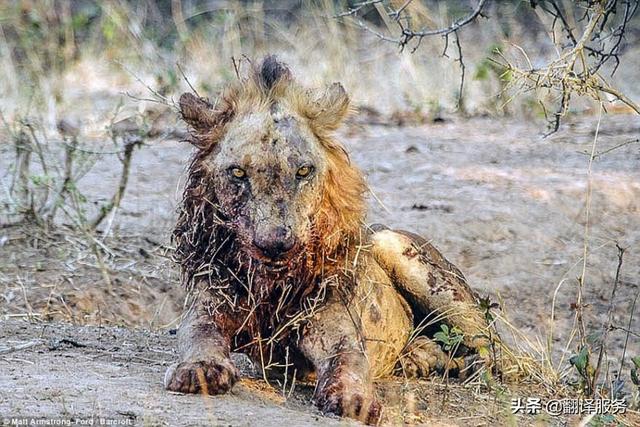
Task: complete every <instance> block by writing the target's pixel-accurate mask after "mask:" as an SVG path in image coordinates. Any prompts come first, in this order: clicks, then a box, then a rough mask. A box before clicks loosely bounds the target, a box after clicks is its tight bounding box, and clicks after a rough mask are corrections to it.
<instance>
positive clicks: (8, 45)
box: [0, 0, 640, 132]
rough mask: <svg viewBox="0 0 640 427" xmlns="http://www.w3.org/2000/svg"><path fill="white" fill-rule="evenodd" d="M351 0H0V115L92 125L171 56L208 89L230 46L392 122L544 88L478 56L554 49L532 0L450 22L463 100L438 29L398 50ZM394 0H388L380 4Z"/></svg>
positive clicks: (632, 66)
mask: <svg viewBox="0 0 640 427" xmlns="http://www.w3.org/2000/svg"><path fill="white" fill-rule="evenodd" d="M394 1H395V0H394ZM396 3H397V1H396ZM400 3H402V2H400ZM354 5H357V2H354V1H353V0H351V1H350V2H347V1H332V0H282V1H239V0H208V1H196V0H160V1H151V0H142V1H127V0H107V1H90V0H85V1H59V0H58V1H55V0H31V1H29V0H23V1H6V0H5V1H2V2H0V70H1V74H2V79H0V111H1V112H2V114H3V116H4V117H5V120H7V121H11V120H12V119H13V118H15V117H16V116H17V115H20V116H24V115H34V114H35V115H38V116H40V117H41V119H42V122H43V124H44V125H45V127H48V128H50V129H51V128H54V127H55V124H56V123H57V122H59V121H60V120H61V119H67V120H69V119H73V120H75V121H77V122H80V123H82V124H83V127H84V128H85V130H91V129H93V130H95V131H98V132H99V131H102V130H103V129H104V126H105V124H107V123H108V122H109V121H111V120H113V114H114V110H115V109H116V107H117V106H118V105H120V104H122V105H120V106H119V107H118V114H119V117H126V116H130V115H131V114H134V113H136V112H139V111H140V110H141V109H144V108H145V105H146V104H145V103H141V102H136V100H135V99H133V98H131V97H127V96H126V95H125V94H130V95H133V96H134V97H139V98H149V97H151V96H150V95H151V93H150V90H149V89H148V88H146V87H145V86H149V88H150V89H153V90H154V91H157V93H158V94H159V95H162V96H166V97H167V99H168V100H171V99H177V95H179V93H180V92H181V91H184V90H188V86H187V85H186V83H185V79H183V78H182V75H181V73H180V70H179V68H178V66H177V64H179V66H180V67H181V68H182V69H183V70H184V72H185V74H186V76H187V78H188V80H189V81H190V82H191V83H192V84H193V85H194V87H195V88H196V89H197V90H198V92H200V93H201V94H205V95H208V96H211V97H213V96H215V94H216V92H217V91H218V89H219V88H220V87H221V85H223V84H224V83H225V82H227V81H228V80H230V79H233V78H234V77H235V74H234V68H233V65H232V59H231V58H241V57H242V56H243V55H246V56H247V57H249V58H257V57H259V56H261V55H263V54H266V53H276V54H279V55H280V56H281V57H282V59H283V60H284V61H285V62H287V63H289V64H290V65H291V66H292V67H293V68H294V69H295V70H296V74H297V75H298V76H300V78H302V79H303V80H304V81H305V83H307V84H312V85H313V84H320V83H324V82H331V81H341V82H342V83H343V84H344V85H345V87H346V88H347V90H348V91H349V93H350V94H351V96H352V98H353V99H354V101H355V103H356V105H357V106H360V107H366V108H364V109H363V111H364V112H367V113H369V114H373V115H376V116H377V115H382V116H384V117H387V118H388V119H389V120H391V121H392V122H397V123H403V122H405V121H406V120H418V121H421V120H429V119H435V118H439V117H440V116H442V115H447V114H450V113H454V112H459V113H463V114H465V115H486V114H489V115H504V114H518V115H520V114H521V115H524V116H525V117H529V118H539V117H541V116H542V110H541V108H540V104H539V102H538V98H540V97H542V98H544V97H545V96H550V95H548V94H546V93H542V92H541V93H529V94H524V95H522V96H518V97H517V98H516V99H513V100H510V96H509V94H505V93H502V90H503V89H504V88H505V85H506V82H507V81H508V79H509V78H510V76H509V74H508V73H504V70H503V69H501V68H500V67H499V66H496V65H495V63H493V62H491V61H490V60H489V59H490V58H492V57H495V51H496V49H500V51H501V52H503V53H504V54H505V55H511V58H512V59H513V61H515V62H522V61H524V58H523V57H522V55H521V54H520V52H521V51H520V49H522V50H523V51H525V52H526V54H527V56H528V57H529V59H530V60H531V61H532V63H533V64H534V66H535V65H537V64H545V63H547V62H548V61H549V59H550V58H553V57H554V56H557V52H556V50H555V47H554V44H553V43H552V40H551V37H550V35H549V33H548V28H547V27H546V25H545V23H544V22H543V21H542V20H541V19H540V16H539V15H538V13H537V11H536V10H535V9H534V8H532V7H531V3H530V2H529V1H518V0H512V1H494V2H489V3H488V4H487V5H486V6H485V10H484V12H483V15H482V16H481V17H479V18H478V20H476V21H475V22H473V23H472V24H470V25H469V26H468V27H465V28H464V30H463V31H460V33H459V36H460V43H461V45H462V47H463V49H464V56H465V65H466V82H465V86H464V93H463V101H464V103H463V105H462V106H461V108H458V105H457V99H458V95H459V94H458V91H459V86H460V84H459V80H460V64H459V62H457V61H456V60H455V59H456V52H455V51H451V49H450V50H449V55H448V57H447V56H443V55H442V52H443V50H444V45H445V40H444V39H443V38H442V37H431V38H427V39H425V40H424V41H423V42H422V43H421V46H420V48H419V49H417V50H416V51H415V52H414V53H412V49H404V51H400V49H399V48H398V46H396V45H394V44H392V43H388V42H384V41H382V40H380V39H379V38H377V37H376V36H375V35H373V34H371V33H369V32H366V31H363V30H362V29H361V28H360V27H359V26H358V25H357V22H356V20H355V19H352V18H353V17H344V18H336V15H339V14H340V13H341V12H344V11H345V10H348V9H349V8H350V7H354ZM394 5H395V3H394V2H393V1H391V3H390V5H389V7H393V6H394ZM474 5H475V3H474V2H469V1H462V0H461V1H458V0H456V1H446V2H443V1H421V2H417V1H415V2H412V3H411V7H410V8H408V9H407V11H406V13H407V14H408V16H409V17H410V19H411V20H412V22H413V24H414V25H415V26H416V27H426V28H440V27H446V26H447V25H449V24H450V23H451V22H453V21H454V20H455V19H457V18H459V17H461V16H464V15H465V14H467V13H468V12H469V10H471V8H472V7H473V6H474ZM563 5H564V7H565V8H566V9H567V11H568V16H571V19H574V18H575V19H578V17H579V14H580V13H581V10H580V6H578V5H575V4H573V2H569V1H565V2H563ZM395 6H396V7H397V6H398V5H395ZM538 9H539V8H538ZM363 12H364V13H363V14H362V18H361V19H362V20H364V22H366V24H367V25H369V26H371V27H372V28H376V29H378V30H379V31H380V32H382V33H385V32H389V33H390V32H391V31H395V29H391V28H385V22H384V20H383V19H381V15H380V13H379V9H376V8H375V7H373V6H371V7H368V8H367V9H363ZM358 19H360V18H358ZM639 38H640V17H639V16H636V17H634V20H633V21H632V23H631V25H630V28H628V30H627V34H626V38H625V41H624V45H623V46H621V52H623V61H622V64H621V65H620V68H619V69H618V70H617V72H616V74H615V76H614V77H613V83H614V85H616V86H617V87H618V88H619V89H621V90H622V91H623V92H624V93H626V94H627V95H628V96H629V97H631V98H633V99H638V98H639V97H640V88H639V86H638V85H637V81H638V71H637V70H638V69H639V68H640V45H639V44H638V43H637V40H638V39H639ZM603 73H604V74H606V71H604V72H603ZM142 82H144V84H143V83H142ZM508 100H509V102H507V101H508ZM590 108H591V109H592V108H593V105H591V104H590V103H589V102H588V101H584V100H582V101H580V100H578V101H576V102H574V104H572V105H571V111H572V112H582V111H589V109H590Z"/></svg>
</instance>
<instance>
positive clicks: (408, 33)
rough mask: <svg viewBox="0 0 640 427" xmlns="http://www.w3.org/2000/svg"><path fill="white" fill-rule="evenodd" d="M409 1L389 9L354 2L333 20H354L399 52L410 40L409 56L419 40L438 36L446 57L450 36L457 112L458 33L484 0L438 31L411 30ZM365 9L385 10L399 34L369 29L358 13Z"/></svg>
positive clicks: (379, 2)
mask: <svg viewBox="0 0 640 427" xmlns="http://www.w3.org/2000/svg"><path fill="white" fill-rule="evenodd" d="M412 2H413V0H405V1H404V2H403V3H402V5H401V6H400V7H399V8H397V9H393V8H391V7H390V6H389V5H387V9H384V7H383V5H384V4H385V3H386V2H385V1H384V0H369V1H363V2H360V3H356V4H355V5H354V6H353V7H351V8H350V9H349V10H347V11H345V12H343V13H340V14H338V15H336V17H351V18H353V19H354V21H355V23H356V24H357V25H358V26H359V27H360V28H362V29H363V30H365V31H368V32H369V33H372V34H373V35H375V36H376V37H378V38H379V39H381V40H384V41H387V42H392V43H395V44H397V45H398V46H399V47H400V50H401V51H402V50H404V48H405V47H407V46H408V45H409V43H411V42H412V41H415V44H414V46H413V48H412V49H411V53H415V52H416V51H417V50H418V48H419V47H420V45H421V43H422V40H423V39H424V38H425V37H431V36H441V37H443V38H444V43H445V46H444V50H443V52H442V56H445V57H448V55H447V50H448V47H449V36H450V35H451V34H453V35H454V36H455V44H456V49H457V51H458V58H457V59H456V61H457V62H458V63H459V64H460V89H459V91H458V101H457V108H458V109H461V108H462V106H463V103H462V102H463V98H462V96H463V90H464V79H465V64H464V60H463V57H462V46H461V45H460V36H459V31H460V30H461V29H462V28H463V27H465V26H467V25H469V24H470V23H472V22H474V21H475V20H476V19H477V18H478V17H479V16H482V11H483V8H484V7H485V5H486V3H487V0H480V1H478V4H477V5H476V7H475V9H473V11H471V13H469V14H468V15H466V16H464V17H462V18H459V19H457V20H455V21H454V22H453V23H452V24H450V25H449V26H447V27H444V28H438V29H431V30H430V29H427V28H420V29H413V28H412V27H411V20H410V19H409V17H408V15H407V7H408V6H409V5H410V4H411V3H412ZM367 6H375V7H376V9H377V10H379V11H380V10H382V11H383V12H384V11H385V10H386V13H387V16H388V17H390V18H392V20H393V22H395V23H396V24H397V25H398V29H399V35H398V36H396V37H389V36H386V35H384V34H383V33H382V32H380V31H377V30H375V29H373V28H372V27H371V26H369V25H367V24H365V23H364V21H363V18H362V15H361V14H362V13H363V11H364V10H366V8H367ZM387 16H383V18H385V22H387V19H386V18H387Z"/></svg>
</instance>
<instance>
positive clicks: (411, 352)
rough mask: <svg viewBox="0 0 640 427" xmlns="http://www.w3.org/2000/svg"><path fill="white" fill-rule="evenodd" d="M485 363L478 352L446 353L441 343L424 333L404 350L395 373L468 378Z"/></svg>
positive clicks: (415, 375)
mask: <svg viewBox="0 0 640 427" xmlns="http://www.w3.org/2000/svg"><path fill="white" fill-rule="evenodd" d="M483 365H484V363H483V361H482V360H479V358H478V355H477V354H468V355H464V356H457V355H451V354H447V353H445V351H444V350H442V347H441V346H440V344H438V343H437V342H435V341H434V340H432V339H431V338H428V337H426V336H424V335H418V336H416V337H414V338H413V339H412V340H411V342H409V344H407V346H406V348H405V349H404V350H403V352H402V354H401V355H400V358H399V359H398V362H397V363H396V366H395V370H394V374H395V375H397V376H401V377H404V378H408V379H419V378H427V377H428V376H429V375H431V374H432V373H435V374H437V375H444V374H445V373H446V374H447V375H450V376H456V377H458V378H460V379H466V378H468V377H470V376H471V375H472V374H474V373H475V372H477V371H478V369H479V368H481V367H482V366H483Z"/></svg>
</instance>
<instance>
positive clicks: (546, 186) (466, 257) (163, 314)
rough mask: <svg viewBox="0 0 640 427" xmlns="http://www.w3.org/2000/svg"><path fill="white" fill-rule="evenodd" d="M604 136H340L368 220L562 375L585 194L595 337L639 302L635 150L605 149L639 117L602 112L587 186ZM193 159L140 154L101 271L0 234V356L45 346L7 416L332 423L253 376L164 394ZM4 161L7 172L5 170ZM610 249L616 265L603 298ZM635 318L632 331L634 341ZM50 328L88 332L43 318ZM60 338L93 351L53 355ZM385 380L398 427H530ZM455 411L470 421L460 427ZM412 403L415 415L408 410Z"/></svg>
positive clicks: (3, 409) (489, 406)
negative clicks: (422, 249) (196, 391)
mask: <svg viewBox="0 0 640 427" xmlns="http://www.w3.org/2000/svg"><path fill="white" fill-rule="evenodd" d="M596 124H597V118H596V117H592V116H583V117H580V118H574V119H572V120H571V121H570V122H569V123H567V124H566V126H565V127H564V128H563V130H561V131H560V132H559V133H557V134H555V135H553V136H552V137H550V138H547V139H542V138H541V137H540V134H541V130H542V126H541V125H540V124H538V123H527V122H522V121H514V120H496V119H483V118H475V119H470V120H464V121H463V120H452V121H445V122H443V123H433V124H427V125H422V126H417V127H403V128H396V127H386V126H379V125H375V126H374V125H369V124H366V123H359V122H352V123H351V124H350V125H349V126H347V128H346V129H345V130H344V131H343V132H342V134H341V138H342V139H343V141H344V142H345V144H346V145H347V147H348V150H349V151H350V152H351V153H352V159H353V161H354V162H355V163H356V164H358V165H359V166H360V167H361V168H362V169H363V170H364V171H365V173H366V175H367V177H368V182H369V185H370V187H371V189H372V191H373V192H374V194H375V196H376V197H375V198H371V209H370V214H369V220H370V222H384V223H386V224H388V225H390V226H393V227H397V228H403V229H409V230H412V231H415V232H417V233H419V234H422V235H424V236H426V237H427V238H429V239H431V240H432V242H433V243H434V244H435V245H436V246H437V247H439V248H440V249H441V250H442V252H443V253H444V254H446V256H447V257H448V258H449V259H450V260H451V261H452V262H454V263H455V264H457V265H458V266H459V267H460V268H461V269H462V271H463V272H464V273H465V275H466V276H467V278H468V279H469V282H470V283H471V284H472V286H473V287H474V288H475V289H477V290H478V291H479V292H480V294H482V295H490V296H491V297H492V299H494V300H496V299H501V302H502V307H503V309H505V310H506V311H507V312H508V314H509V317H510V319H511V321H512V322H513V324H514V325H515V326H516V327H517V328H518V329H519V330H520V331H521V332H522V333H523V334H524V335H526V336H527V337H528V338H529V339H530V340H531V341H532V342H538V341H539V342H541V343H546V342H547V341H546V339H547V337H548V334H549V332H550V330H551V329H553V332H554V335H553V337H552V338H551V339H550V340H549V343H550V344H551V347H552V349H551V351H550V353H551V354H552V355H553V357H554V364H559V363H560V360H561V358H562V357H564V361H565V362H566V358H567V357H568V356H569V355H570V353H571V352H572V350H573V348H574V346H573V345H572V346H569V347H568V348H569V350H567V351H565V350H564V348H565V345H566V342H567V338H568V336H569V332H570V330H571V328H572V321H573V316H574V310H573V308H572V307H573V305H572V304H574V303H575V301H576V294H577V291H576V289H577V278H578V277H580V276H581V275H582V269H583V262H582V256H583V253H584V241H585V238H584V237H585V218H586V212H587V193H588V190H589V188H591V200H590V209H588V211H589V227H588V233H586V235H587V236H588V239H587V241H588V257H587V262H586V267H585V275H584V277H585V281H584V282H585V287H584V290H585V301H586V303H587V304H588V306H587V307H586V309H585V310H586V317H587V319H588V329H589V331H590V332H599V331H601V330H602V324H603V321H604V320H605V319H606V315H607V311H608V309H609V306H611V307H612V310H613V324H614V326H616V327H620V328H626V327H627V323H628V322H629V315H630V312H631V307H632V304H633V301H634V298H635V297H636V295H637V294H638V291H639V288H638V285H639V282H638V280H639V278H640V144H639V143H629V144H626V145H624V146H622V147H619V148H617V149H613V148H614V147H616V146H618V145H620V144H624V143H626V142H627V141H631V140H634V139H638V137H639V136H640V117H638V116H621V115H614V116H605V117H603V120H602V123H601V125H600V128H599V131H598V138H597V143H596V146H595V150H594V152H595V153H597V154H601V155H598V156H597V157H596V159H595V161H594V163H593V166H592V173H591V180H589V176H588V163H589V155H588V153H590V152H591V150H592V144H593V142H594V134H595V132H596ZM611 149H613V150H612V151H610V152H607V151H608V150H611ZM189 152H190V149H189V147H188V146H186V145H185V144H181V143H178V142H176V141H157V142H152V143H150V144H148V145H147V146H145V147H143V148H142V149H141V150H139V151H138V152H137V153H136V156H135V158H134V164H133V168H132V176H131V182H130V184H129V187H128V189H127V193H126V195H125V198H124V200H123V203H122V206H121V208H120V209H119V210H118V212H117V215H116V216H115V218H114V221H113V224H112V227H111V229H110V235H109V236H103V238H102V239H100V242H101V244H102V245H103V246H104V247H105V248H106V249H107V250H108V251H109V252H108V253H109V254H110V255H109V257H108V259H105V260H103V261H104V263H105V264H106V265H103V267H104V268H99V267H100V266H99V265H98V264H99V263H98V262H97V261H96V259H95V257H94V256H93V255H92V254H91V253H90V251H88V247H87V245H86V243H83V239H82V238H80V237H74V236H69V235H65V234H64V233H59V232H57V231H51V232H49V233H46V234H42V233H37V232H35V231H33V230H30V229H28V228H27V229H25V228H24V227H4V228H0V296H2V298H0V319H4V320H3V321H2V323H1V328H0V337H1V338H2V344H0V347H2V346H6V345H7V343H9V344H11V345H12V344H16V343H24V342H30V341H33V340H34V339H43V340H44V343H43V344H41V345H39V346H37V347H33V348H29V349H26V350H22V351H19V352H14V353H9V354H6V355H2V354H0V413H1V414H7V413H10V414H24V415H27V414H28V415H31V414H34V415H38V414H41V415H44V414H65V413H69V414H81V413H86V412H91V413H100V414H105V415H109V416H123V417H135V419H136V420H138V421H139V422H142V423H144V424H148V425H155V424H162V423H165V424H169V425H176V423H183V424H181V425H197V424H200V423H201V422H209V423H211V424H215V425H227V424H228V425H248V424H252V423H253V420H260V421H261V423H262V422H264V425H270V424H269V423H272V424H273V425H275V424H279V425H281V424H282V423H285V425H287V424H288V423H291V424H295V425H316V424H319V423H322V424H329V423H331V422H336V423H337V422H338V421H335V420H331V419H328V418H324V417H323V418H320V415H319V414H317V413H315V412H313V410H312V409H311V407H310V405H309V404H308V398H307V397H308V396H310V392H311V391H310V390H309V389H310V387H309V386H307V387H306V388H305V387H303V386H301V387H300V388H299V389H297V390H296V392H295V393H294V395H295V396H297V397H294V398H292V399H288V400H287V402H286V404H285V403H283V401H282V399H281V398H279V397H278V396H280V393H279V392H278V391H264V390H262V391H256V390H260V389H261V388H260V387H262V388H264V383H261V382H260V381H253V382H251V381H250V382H246V384H245V385H243V386H242V387H240V388H239V389H238V390H236V391H235V392H234V394H233V395H231V396H226V397H221V398H210V399H204V398H202V397H200V396H177V395H170V394H167V393H166V392H164V391H163V390H162V388H161V381H162V375H163V372H164V369H165V367H164V366H165V365H166V364H167V363H168V362H169V361H171V360H173V358H174V355H173V347H174V341H173V336H171V335H169V333H168V332H167V331H168V330H170V329H172V328H175V326H176V324H177V322H178V317H179V314H180V309H181V305H182V293H181V290H180V289H179V286H178V276H177V272H176V271H175V269H174V268H173V266H172V265H171V263H170V261H169V260H168V259H167V254H168V253H169V252H170V242H169V234H170V230H171V226H172V224H173V222H174V218H175V209H176V205H177V201H178V200H179V195H180V188H181V185H182V178H184V176H183V175H184V168H185V166H186V163H187V161H188V157H189ZM10 161H11V158H8V157H5V158H2V159H0V166H2V164H5V165H6V164H7V162H10ZM117 166H118V161H117V159H115V158H113V157H112V158H109V157H105V158H104V160H103V161H102V162H100V163H99V164H98V165H96V167H95V168H94V169H93V170H92V171H91V173H90V174H88V175H87V176H86V177H85V178H84V179H83V180H82V181H81V182H79V187H80V188H81V189H82V191H83V192H84V193H85V194H86V195H87V197H88V198H89V199H94V198H98V197H104V194H105V193H109V192H110V191H111V190H110V189H112V188H114V183H115V182H116V180H117V178H118V174H117ZM589 182H591V186H589V184H588V183H589ZM616 242H617V243H618V244H619V245H620V246H622V247H624V248H626V252H625V255H624V263H623V266H622V270H621V280H620V284H619V287H618V291H617V294H616V295H615V300H614V301H613V302H612V301H611V290H612V285H613V282H614V275H615V270H616V262H617V251H616V247H615V244H616ZM105 272H106V274H107V276H108V277H109V279H108V281H107V280H106V279H105ZM554 295H555V300H556V304H555V312H554V318H553V320H552V317H551V310H552V302H553V300H554ZM637 318H638V316H635V318H634V319H633V320H632V322H631V330H632V331H637V330H638V326H639V325H638V320H637ZM18 319H26V320H31V321H32V322H35V323H28V322H24V321H21V320H18ZM52 321H53V322H57V321H66V322H73V323H76V324H88V325H94V326H88V327H84V328H82V327H77V326H72V325H70V324H66V323H65V324H60V323H53V324H49V323H46V322H52ZM95 325H100V326H99V327H98V326H95ZM105 325H123V326H128V327H136V328H143V329H147V330H152V331H155V332H147V331H145V330H143V329H136V330H131V329H124V328H115V327H111V326H109V327H107V326H105ZM506 333H507V332H506V331H505V334H506ZM625 335H626V334H625V333H624V332H623V331H621V330H619V329H615V330H613V331H612V332H611V336H610V345H609V355H610V356H611V357H612V363H615V364H616V366H617V364H618V363H619V361H618V358H619V357H620V355H621V353H622V347H623V343H624V339H625ZM63 338H66V339H68V340H69V341H73V342H76V343H82V345H85V347H75V346H73V344H69V343H68V342H59V340H61V339H63ZM52 340H53V341H52ZM56 340H58V341H56ZM516 341H521V340H516ZM51 342H53V343H54V344H51ZM520 344H522V343H520ZM543 347H544V346H543ZM639 353H640V342H639V341H638V339H637V336H636V335H632V336H631V337H630V339H629V343H628V348H627V352H626V354H627V357H628V356H636V355H639ZM625 363H626V367H625V368H624V370H623V374H624V376H625V377H626V378H628V367H629V362H628V361H627V362H625ZM260 384H262V385H260ZM389 384H392V383H389ZM389 384H387V385H384V384H383V385H381V386H380V387H381V388H380V392H381V393H382V394H383V395H384V398H385V399H386V400H387V401H391V402H393V401H394V400H395V401H396V403H397V405H396V409H390V410H389V414H391V415H389V416H390V417H392V418H388V420H389V421H390V422H391V420H395V421H398V420H400V419H401V420H403V421H406V422H411V421H412V418H411V417H414V416H415V417H417V418H415V421H420V422H426V421H431V422H433V421H435V420H437V421H440V422H442V423H444V424H454V425H458V424H459V425H494V424H495V422H496V419H497V418H496V417H497V416H498V415H500V414H502V415H503V418H501V420H502V421H501V422H507V421H508V422H510V423H516V424H518V425H519V424H527V423H533V422H535V421H536V420H535V419H533V418H532V419H522V420H521V419H513V418H509V417H507V418H504V412H505V411H506V410H507V409H508V396H509V395H510V394H504V393H503V394H502V399H503V400H500V399H498V398H497V397H496V396H497V394H496V393H492V394H488V395H487V394H478V393H474V390H470V389H469V388H465V387H458V386H455V385H454V386H449V387H450V388H449V390H450V391H451V390H454V391H452V392H451V394H452V395H456V396H459V398H452V399H451V400H449V401H447V402H444V403H442V404H440V405H438V404H436V402H442V401H443V399H442V395H443V393H441V392H442V387H441V385H440V384H438V383H437V381H436V380H433V381H430V382H428V383H424V384H422V383H416V384H412V383H408V384H407V383H406V382H405V383H402V384H400V383H398V384H396V386H392V385H389ZM421 384H422V385H421ZM425 384H426V385H425ZM387 386H388V387H390V389H391V391H387V390H386V389H385V387H387ZM394 387H395V388H394ZM412 387H417V389H415V390H413V389H412ZM451 387H453V388H451ZM106 390H108V392H106V393H105V391H106ZM510 390H511V392H513V390H514V389H513V388H510ZM416 391H417V392H416ZM511 392H510V393H511ZM445 394H446V393H445ZM398 396H400V397H398ZM407 396H414V397H412V398H411V397H407ZM485 398H486V399H489V398H490V399H492V400H491V401H490V402H489V403H488V402H485V401H483V400H482V399H485ZM416 399H417V400H418V402H417V403H415V402H414V400H416ZM398 402H399V403H398ZM408 402H409V403H408ZM410 402H414V403H415V404H414V403H410ZM421 402H422V403H421ZM425 402H428V403H426V404H425ZM452 402H453V403H452ZM468 402H473V403H471V404H469V403H468ZM505 402H506V403H505ZM447 405H449V406H451V407H449V406H447ZM452 405H453V406H452ZM455 405H465V407H468V406H471V407H472V408H473V409H472V410H464V411H463V412H462V413H464V414H467V415H468V416H467V415H465V416H463V417H460V413H461V412H460V411H461V409H460V408H459V407H458V408H455V407H454V406H455ZM391 406H392V407H393V405H391ZM407 407H409V408H413V409H412V410H410V411H408V413H407V410H406V408H407ZM398 408H400V409H398ZM403 408H404V409H403ZM447 408H448V409H447ZM467 409H468V408H467ZM101 411H102V412H101ZM403 411H404V412H403ZM416 413H417V414H418V415H415V414H416ZM177 414H179V417H177ZM456 414H457V415H456ZM212 417H213V418H212ZM393 417H396V418H393ZM397 417H401V418H397ZM204 420H207V421H204ZM505 420H506V421H505ZM549 422H552V423H556V422H560V420H559V419H554V420H551V421H549ZM340 423H345V422H344V421H340Z"/></svg>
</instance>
